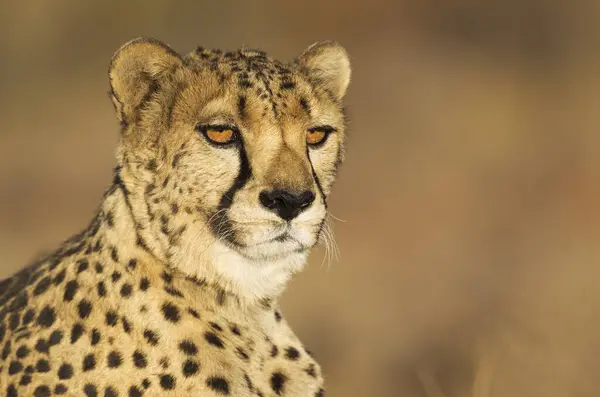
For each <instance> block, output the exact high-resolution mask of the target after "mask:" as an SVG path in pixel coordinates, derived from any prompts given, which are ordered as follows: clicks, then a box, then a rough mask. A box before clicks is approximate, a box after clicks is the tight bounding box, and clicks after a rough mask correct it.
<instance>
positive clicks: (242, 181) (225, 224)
mask: <svg viewBox="0 0 600 397" xmlns="http://www.w3.org/2000/svg"><path fill="white" fill-rule="evenodd" d="M238 150H239V158H240V172H239V174H238V176H237V177H236V178H235V181H234V182H233V185H232V186H231V187H230V188H229V190H227V191H226V192H225V194H223V196H222V197H221V200H220V202H219V207H218V208H217V215H216V216H215V219H214V221H213V222H211V224H210V228H211V230H212V232H213V234H214V235H215V236H216V237H217V238H219V237H221V236H222V234H221V232H223V231H231V221H230V220H229V217H228V216H227V209H228V208H229V207H231V204H233V198H234V196H235V194H236V193H237V192H238V191H239V190H241V189H242V188H243V187H244V186H245V185H246V183H247V182H248V181H249V180H250V177H251V176H252V170H251V168H250V163H249V162H248V156H247V154H246V149H245V148H244V144H243V142H240V143H239V145H238ZM225 239H226V240H227V241H228V242H230V243H233V244H235V243H236V242H235V233H227V237H225Z"/></svg>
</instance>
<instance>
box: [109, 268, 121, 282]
mask: <svg viewBox="0 0 600 397" xmlns="http://www.w3.org/2000/svg"><path fill="white" fill-rule="evenodd" d="M110 277H111V278H112V281H113V283H116V282H117V281H119V280H120V279H121V273H119V272H117V271H114V272H113V274H112V275H111V276H110Z"/></svg>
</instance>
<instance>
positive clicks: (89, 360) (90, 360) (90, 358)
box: [83, 354, 96, 372]
mask: <svg viewBox="0 0 600 397" xmlns="http://www.w3.org/2000/svg"><path fill="white" fill-rule="evenodd" d="M94 368H96V357H94V355H93V354H88V355H87V356H85V357H84V358H83V371H84V372H86V371H91V370H93V369H94Z"/></svg>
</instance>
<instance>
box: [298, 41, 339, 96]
mask: <svg viewBox="0 0 600 397" xmlns="http://www.w3.org/2000/svg"><path fill="white" fill-rule="evenodd" d="M297 62H298V63H299V64H300V65H301V66H302V67H304V68H305V69H306V70H307V71H308V73H309V75H310V76H311V77H313V78H315V79H316V80H317V81H318V82H319V83H321V84H323V85H324V87H325V88H326V89H328V90H329V91H331V93H333V95H334V96H335V98H336V99H337V100H338V101H339V100H341V99H342V98H343V97H344V95H345V94H346V89H347V88H348V84H349V83H350V59H349V58H348V54H347V53H346V50H345V49H344V47H342V46H341V45H339V44H338V43H336V42H334V41H320V42H317V43H314V44H313V45H311V46H310V47H308V48H307V49H306V50H305V51H304V53H303V54H302V55H301V56H300V57H299V58H298V60H297Z"/></svg>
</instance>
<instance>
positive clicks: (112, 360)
mask: <svg viewBox="0 0 600 397" xmlns="http://www.w3.org/2000/svg"><path fill="white" fill-rule="evenodd" d="M107 362H108V367H109V368H118V367H120V366H121V363H122V362H123V357H122V356H121V353H119V352H117V351H112V352H110V353H109V354H108V358H107Z"/></svg>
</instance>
